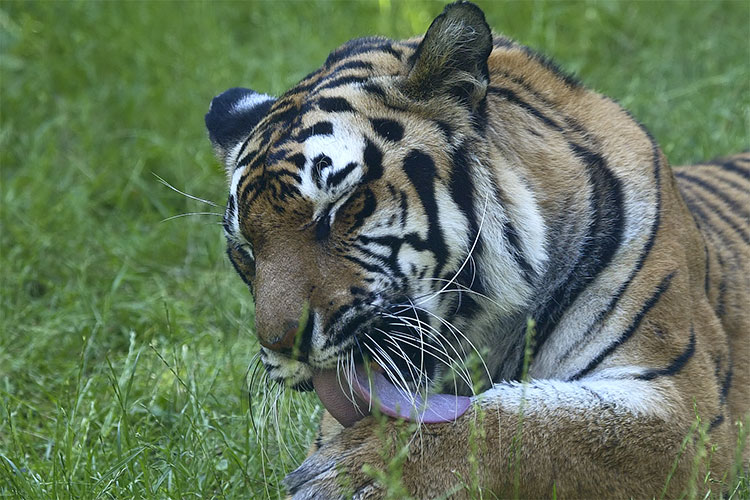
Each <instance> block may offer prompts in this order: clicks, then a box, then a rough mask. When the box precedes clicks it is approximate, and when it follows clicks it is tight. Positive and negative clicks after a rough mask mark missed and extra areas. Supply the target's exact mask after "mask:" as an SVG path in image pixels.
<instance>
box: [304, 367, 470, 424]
mask: <svg viewBox="0 0 750 500" xmlns="http://www.w3.org/2000/svg"><path fill="white" fill-rule="evenodd" d="M370 377H371V379H370V380H368V377H367V372H366V370H365V367H364V366H363V365H361V364H358V365H357V368H356V377H355V379H354V380H352V387H351V388H349V387H348V384H347V382H346V378H345V377H344V375H343V374H339V373H338V372H337V371H336V370H324V371H322V372H319V373H317V374H316V375H315V376H313V386H314V387H315V392H317V393H318V397H320V401H321V402H322V403H323V406H325V407H326V409H327V410H328V411H329V413H330V414H331V415H333V417H334V418H335V419H336V420H338V421H339V423H341V425H343V426H344V427H350V426H352V425H354V423H355V422H357V421H358V420H361V419H362V418H364V417H365V416H367V415H369V414H370V409H371V408H372V407H375V406H377V408H378V409H379V410H380V412H381V413H383V414H385V415H388V416H391V417H395V418H403V419H405V420H410V421H412V422H422V423H426V424H435V423H440V422H452V421H454V420H456V419H457V418H458V417H460V416H461V415H463V414H464V413H465V412H466V410H467V409H468V408H469V406H470V405H471V398H468V397H466V396H454V395H452V394H432V395H429V396H427V399H424V398H423V397H422V396H421V395H419V394H407V393H405V392H404V391H403V390H402V389H399V388H397V387H396V386H394V385H393V384H391V383H390V382H389V381H388V379H386V378H385V376H383V374H382V373H380V372H378V371H375V370H372V371H371V374H370Z"/></svg>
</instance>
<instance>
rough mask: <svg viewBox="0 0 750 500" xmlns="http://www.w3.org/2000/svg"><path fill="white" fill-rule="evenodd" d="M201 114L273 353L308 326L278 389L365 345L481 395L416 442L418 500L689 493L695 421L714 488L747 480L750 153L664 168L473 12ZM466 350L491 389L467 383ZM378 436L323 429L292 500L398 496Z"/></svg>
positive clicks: (284, 357)
mask: <svg viewBox="0 0 750 500" xmlns="http://www.w3.org/2000/svg"><path fill="white" fill-rule="evenodd" d="M206 123H207V126H208V128H209V133H210V135H211V140H212V142H213V144H214V147H215V149H216V151H217V154H218V156H219V158H220V159H221V160H222V161H223V162H224V163H225V165H226V168H227V172H228V176H229V179H230V194H229V201H228V203H227V212H226V216H225V224H224V229H225V233H226V235H227V239H228V241H229V251H228V252H229V256H230V259H231V260H232V262H233V263H234V264H235V267H236V268H237V271H238V272H239V274H240V275H241V276H242V278H243V279H244V280H245V281H246V282H247V283H248V284H249V285H250V287H251V290H252V291H253V293H254V296H255V303H256V318H255V319H256V331H257V334H258V336H259V338H260V340H261V343H262V344H263V345H264V346H268V345H277V343H278V342H279V339H280V338H281V336H282V335H283V334H284V332H287V331H291V330H290V328H292V329H294V328H296V325H297V321H298V318H300V315H301V313H302V311H303V309H304V308H305V304H308V305H309V310H310V312H311V316H310V317H311V320H310V321H309V322H308V326H307V327H306V328H304V331H302V333H301V334H300V337H298V338H296V339H295V348H294V349H287V350H279V349H269V348H266V347H264V348H262V349H261V359H262V360H263V362H264V364H265V366H266V369H267V371H268V373H269V374H270V376H271V378H273V379H275V380H278V381H281V382H283V383H285V384H287V385H288V386H290V387H294V388H297V389H309V384H310V378H311V376H312V374H313V372H314V370H318V369H328V368H334V367H336V366H337V364H341V363H344V364H346V363H347V362H350V361H351V360H352V359H358V358H359V357H360V356H363V355H364V356H367V357H369V358H373V357H374V358H375V359H377V360H378V361H379V362H380V364H381V365H383V366H384V367H385V369H386V370H387V371H389V373H391V375H392V377H393V378H397V376H398V375H403V376H404V381H403V383H404V384H405V385H408V386H409V387H410V389H414V388H415V387H417V386H419V385H420V384H421V383H422V382H421V381H423V380H428V381H429V383H428V385H429V389H430V390H435V391H437V390H440V391H449V390H455V391H457V392H460V393H464V394H473V397H474V399H475V401H476V405H475V407H474V408H473V409H472V410H470V412H469V413H468V414H467V415H465V416H464V417H462V418H461V419H459V420H458V421H457V422H455V423H453V424H438V425H434V426H431V427H430V428H429V431H428V432H424V433H423V434H422V436H421V439H417V440H414V441H413V443H412V445H411V446H412V448H413V449H412V453H411V454H410V455H409V457H408V459H407V460H406V463H405V464H404V482H405V484H406V486H407V487H408V488H409V489H410V491H411V492H412V493H413V494H414V495H415V496H417V497H420V498H429V497H433V496H437V495H440V494H442V493H444V492H445V491H449V490H451V489H455V487H456V485H457V484H459V485H460V484H461V481H462V478H464V479H465V478H467V477H469V476H470V475H471V474H472V472H473V473H478V481H479V483H480V485H481V486H482V487H484V488H487V489H489V490H492V491H493V492H495V493H497V494H500V495H503V494H510V493H514V492H515V490H514V488H515V487H516V486H517V487H518V488H519V490H518V493H520V495H521V496H530V497H546V496H550V495H551V492H552V491H553V486H554V488H555V491H556V492H557V494H558V495H562V496H563V497H581V496H587V497H600V496H608V497H612V496H615V497H629V496H633V497H647V496H653V495H659V494H661V492H662V490H663V489H664V488H666V490H665V491H666V494H667V496H677V495H679V494H680V493H681V492H682V491H684V490H685V488H686V487H687V485H688V483H689V481H690V477H691V475H692V474H694V471H693V464H694V460H693V457H694V456H695V455H696V453H698V445H696V444H695V440H694V439H688V440H687V441H686V447H685V449H684V450H681V446H682V443H683V440H685V438H686V436H688V435H689V433H690V432H691V431H690V429H691V425H693V423H694V421H695V418H696V415H699V416H700V419H701V422H703V423H704V424H705V426H704V428H705V430H706V432H707V433H708V439H709V441H710V445H714V446H715V450H714V452H713V455H712V457H711V469H712V471H713V473H714V474H715V475H718V476H721V475H722V474H723V473H725V472H727V471H729V470H730V468H731V464H732V460H733V457H734V453H735V443H736V426H735V422H736V421H738V420H743V419H744V421H745V423H746V424H747V423H748V416H749V414H748V411H749V410H750V370H749V369H748V366H750V363H748V360H749V359H750V352H748V351H749V350H750V312H749V309H750V308H748V304H750V241H749V240H750V196H749V195H748V193H750V179H748V176H749V175H750V154H745V155H740V156H736V157H732V158H728V159H725V160H722V161H719V162H716V163H710V164H705V165H696V166H691V167H679V168H675V169H672V168H670V166H669V165H668V163H667V161H666V159H665V158H664V155H663V154H662V152H661V150H660V149H659V147H658V145H657V144H656V143H655V142H654V140H653V138H652V137H651V136H650V135H649V134H648V132H647V131H646V130H645V129H644V128H643V127H642V126H641V125H639V124H638V123H637V122H636V121H634V120H633V118H632V117H631V116H630V115H629V114H628V113H627V112H626V111H624V110H623V109H622V108H620V106H619V105H617V104H616V103H615V102H613V101H612V100H610V99H608V98H606V97H604V96H601V95H599V94H596V93H594V92H592V91H590V90H588V89H586V88H584V87H583V86H582V85H581V84H580V83H578V82H577V81H575V80H574V79H573V78H571V77H569V76H567V75H565V74H564V73H562V72H561V71H560V70H559V69H557V67H556V66H555V65H554V64H552V63H550V62H549V61H547V60H546V59H545V58H543V57H541V56H539V55H538V54H536V53H535V52H533V51H531V50H530V49H528V48H526V47H524V46H521V45H518V44H516V43H515V42H513V41H511V40H508V39H506V38H504V37H501V36H494V37H492V36H491V35H490V31H489V28H488V27H487V25H486V22H485V21H484V16H483V15H482V13H481V11H480V10H479V9H478V8H476V7H475V6H473V5H472V4H469V3H457V4H452V5H450V6H448V7H447V8H446V10H445V11H444V13H443V14H442V15H441V16H439V17H438V18H437V19H436V20H435V22H433V24H432V26H431V27H430V29H429V30H428V32H427V34H426V35H425V37H423V38H422V37H420V38H415V39H411V40H406V41H391V40H387V39H383V38H364V39H358V40H353V41H351V42H348V43H346V44H344V45H343V46H342V47H340V48H338V49H336V50H335V51H334V52H332V53H331V55H330V56H329V58H328V60H327V61H326V63H325V64H324V65H323V67H321V68H320V69H319V70H317V71H315V72H313V73H311V74H310V75H309V76H308V77H306V78H305V79H304V80H302V81H301V82H300V83H299V84H298V85H297V86H296V87H294V88H292V89H291V90H290V91H288V92H287V93H286V94H284V95H283V96H281V97H280V98H278V99H275V100H274V99H273V98H269V97H268V96H264V95H260V94H256V93H255V92H253V91H250V90H246V89H232V90H231V91H229V92H227V93H225V94H222V95H221V96H219V97H217V98H216V99H214V102H213V103H212V107H211V110H210V111H209V114H208V115H207V117H206ZM527 318H534V319H535V320H536V324H537V327H536V337H535V343H534V346H533V357H532V359H531V363H530V365H529V369H528V374H529V376H530V378H531V382H530V383H529V384H521V383H519V380H520V378H521V375H522V368H523V361H524V356H523V353H524V342H525V340H524V333H525V330H526V324H527ZM472 353H482V354H483V356H482V357H483V362H484V365H483V366H484V367H485V370H484V372H483V373H484V374H485V375H484V381H483V382H484V389H483V390H482V391H480V392H477V393H472V387H471V386H470V384H469V383H468V382H464V383H462V382H461V381H460V375H461V374H462V373H463V372H462V371H461V369H460V365H461V363H462V362H466V360H467V359H468V358H469V357H471V355H472ZM455 364H458V365H459V369H458V374H459V383H458V384H454V382H451V381H450V380H451V378H450V377H446V375H447V374H449V372H450V370H449V369H448V366H449V365H455ZM425 377H426V378H425ZM441 377H442V378H441ZM441 380H442V382H441ZM480 414H481V415H482V418H481V419H480V418H479V415H480ZM521 414H523V419H522V420H523V425H522V426H521V427H519V419H520V415H521ZM389 425H390V427H389V428H388V430H387V432H395V429H396V427H397V426H396V424H394V423H391V424H389ZM332 427H333V428H336V426H335V425H333V426H331V425H328V424H327V427H326V428H327V429H330V428H332ZM376 427H377V426H374V425H372V423H371V421H370V420H369V419H365V420H364V421H362V422H360V423H359V424H357V425H356V426H354V427H352V428H350V429H346V430H344V431H342V432H340V433H337V432H338V428H336V431H332V430H329V431H328V432H326V433H325V435H324V436H322V441H321V442H322V443H324V444H323V445H322V447H320V449H319V450H318V451H317V452H316V453H314V454H313V455H311V456H310V457H309V458H308V460H306V461H305V462H304V463H303V464H302V465H301V467H300V468H299V469H298V470H297V471H295V472H294V473H292V474H290V476H288V478H287V480H286V481H287V485H288V486H289V488H290V491H291V492H292V493H293V494H294V496H295V498H328V497H337V496H338V495H339V494H340V493H339V487H340V484H341V481H340V480H339V478H338V474H337V473H334V472H332V471H334V470H336V471H339V473H341V472H344V471H346V472H347V480H348V484H350V485H351V486H352V487H354V488H355V491H358V492H359V494H360V495H362V496H363V497H367V498H370V497H379V496H381V495H382V491H381V490H379V487H378V485H377V484H373V483H372V478H371V477H370V476H368V475H367V474H364V473H363V472H362V471H361V465H362V464H365V463H367V464H371V465H374V466H376V467H377V466H383V455H382V444H381V442H380V441H379V439H378V437H377V436H378V435H379V434H378V432H376ZM477 428H479V430H480V432H481V435H482V436H484V439H483V440H482V443H481V445H480V446H479V447H478V449H473V450H470V449H469V443H470V442H472V439H471V438H470V435H471V432H476V430H477ZM518 432H520V433H521V442H522V446H521V447H520V448H519V447H515V446H513V445H512V438H513V436H515V435H517V433H518ZM514 450H515V451H514ZM470 451H471V452H472V453H477V454H479V455H480V456H479V457H478V462H477V463H479V464H481V466H480V467H479V469H478V470H474V469H470V466H471V464H470V463H468V462H467V461H466V456H467V454H469V452H470ZM743 453H744V454H743V463H744V464H745V466H746V467H747V464H748V453H747V451H744V452H743ZM678 457H679V460H678ZM516 460H517V462H515V461H516ZM514 462H515V469H512V470H513V472H512V473H510V472H509V471H510V470H511V469H509V468H508V464H509V463H514ZM673 464H676V465H675V469H674V473H673V475H672V476H671V480H670V481H669V484H668V485H667V484H666V483H667V476H668V475H669V472H670V470H672V467H673ZM334 465H335V467H333V466H334ZM332 467H333V468H332ZM701 467H705V466H704V465H701ZM701 471H703V469H701ZM462 491H463V490H461V491H459V492H458V493H457V495H459V496H461V495H462V494H468V493H465V492H464V493H462Z"/></svg>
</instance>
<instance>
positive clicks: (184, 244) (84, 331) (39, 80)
mask: <svg viewBox="0 0 750 500" xmlns="http://www.w3.org/2000/svg"><path fill="white" fill-rule="evenodd" d="M482 6H483V7H484V8H485V10H486V11H487V14H488V19H489V21H490V23H491V24H492V25H493V27H494V28H495V29H496V30H498V31H503V32H505V33H506V34H508V35H510V36H513V37H515V38H517V39H519V40H521V41H523V42H525V43H527V44H529V45H532V46H534V47H536V48H539V49H540V50H542V51H544V52H546V53H547V54H549V55H551V56H553V57H555V58H556V59H557V60H558V61H559V62H560V63H561V65H562V66H563V67H565V68H567V69H569V70H571V71H575V72H577V73H578V74H579V75H580V77H581V78H582V80H583V81H584V82H586V83H587V84H588V85H590V86H592V87H594V88H596V89H598V90H600V91H602V92H604V93H607V94H609V95H611V96H614V97H616V98H618V99H619V100H620V101H621V102H622V103H623V104H624V105H625V106H626V107H628V108H629V109H631V111H633V113H634V114H635V115H636V117H638V118H639V119H640V120H641V121H642V122H644V123H645V124H646V125H647V126H648V127H649V128H650V129H651V130H652V131H653V132H654V134H655V136H656V137H657V139H658V140H659V141H660V143H661V144H662V146H663V148H664V150H665V152H666V153H667V155H668V156H669V157H670V159H671V160H672V161H674V162H687V161H692V160H697V159H700V158H707V157H711V156H716V155H721V154H725V153H730V152H733V151H737V150H740V149H746V148H747V147H748V145H749V143H750V140H749V138H748V133H749V131H750V126H749V122H750V4H749V3H748V2H747V1H744V0H743V1H737V2H684V1H675V2H657V3H649V2H617V1H608V2H602V3H598V2H576V3H569V2H550V3H545V2H541V3H525V2H510V3H495V2H489V1H487V2H483V3H482ZM441 8H442V7H441V4H439V3H415V2H410V3H397V2H391V1H390V0H380V1H379V2H362V3H343V2H322V1H318V2H293V3H291V2H290V3H283V2H270V1H269V2H254V3H240V2H222V3H207V2H198V1H195V2H127V3H110V2H82V1H76V2H51V1H48V2H38V3H33V2H10V1H8V0H3V1H2V2H0V118H1V122H0V167H1V173H0V181H1V183H2V184H1V194H0V196H1V199H0V200H1V201H0V222H1V223H2V227H1V229H0V243H1V247H0V250H1V254H0V273H1V275H0V277H1V279H2V282H1V287H0V293H1V295H0V300H1V306H0V496H5V497H12V498H17V497H19V496H20V497H24V498H49V497H55V498H57V497H61V498H107V497H118V498H120V497H122V498H131V497H139V498H140V497H143V498H165V497H172V498H190V497H197V498H208V497H244V498H248V497H251V498H257V497H272V498H274V497H278V496H279V495H280V494H281V490H280V487H279V486H278V481H279V479H280V478H281V477H283V474H284V471H288V470H290V468H292V467H294V464H296V463H298V462H299V460H300V459H301V458H302V457H303V456H304V448H305V446H306V444H307V442H309V440H310V438H311V429H312V427H313V425H314V424H313V420H314V416H315V414H316V413H318V412H319V409H318V408H317V406H316V404H315V400H314V399H311V398H309V397H307V398H304V397H302V398H301V397H295V398H289V397H287V396H285V395H279V394H277V393H274V394H267V395H265V397H264V396H263V395H262V394H261V395H256V397H255V399H256V400H258V399H264V400H265V401H266V402H269V401H272V400H274V399H276V400H277V408H276V410H275V412H269V411H265V410H268V409H269V408H270V407H271V404H268V403H267V404H265V407H264V408H265V410H263V409H260V410H258V408H255V410H256V411H255V413H254V415H253V416H251V414H250V412H249V407H248V403H247V397H246V388H247V381H246V375H247V367H248V366H249V364H250V360H251V357H252V355H253V354H254V352H255V351H256V343H255V341H254V339H253V336H252V331H251V327H252V324H253V306H252V303H251V301H250V299H249V297H248V294H247V292H246V290H245V288H244V285H243V284H242V283H241V282H240V280H239V279H238V278H236V277H235V276H234V275H233V273H232V272H231V270H230V266H229V265H228V264H227V262H226V259H225V258H224V254H223V244H222V236H221V231H220V227H219V226H218V225H217V224H216V223H217V222H218V219H217V218H216V217H213V216H195V217H187V218H179V219H176V220H171V221H168V222H160V221H162V219H165V218H168V217H170V216H173V215H177V214H182V213H185V212H195V211H204V210H205V209H206V207H205V206H203V205H200V204H199V203H197V202H194V201H191V200H189V199H187V198H185V197H183V196H180V195H178V194H176V193H174V192H172V191H170V190H168V189H166V188H165V187H164V186H162V185H161V184H160V183H159V182H158V181H157V179H156V178H155V177H154V176H153V173H156V174H158V175H160V176H161V177H163V178H165V179H167V180H168V181H169V182H171V183H172V184H174V185H175V186H178V187H179V188H180V189H183V190H185V191H187V192H190V193H193V194H195V195H198V196H202V197H205V198H208V199H211V200H215V201H217V202H222V201H223V197H224V192H225V186H224V176H223V173H222V172H221V169H220V168H219V167H218V165H217V164H216V162H215V161H214V160H213V158H212V155H211V151H210V147H209V144H208V141H207V139H206V137H205V133H204V130H203V114H204V112H205V111H206V109H207V105H208V102H209V101H210V99H211V97H212V96H213V95H214V94H216V93H218V92H220V91H222V90H224V89H225V88H227V87H230V86H235V85H244V86H252V87H253V88H255V89H256V90H259V91H264V92H270V93H279V92H282V91H283V90H284V89H286V88H287V87H289V86H290V85H292V84H294V83H295V82H296V81H297V80H298V79H300V78H301V77H302V76H304V75H305V74H306V73H308V72H309V71H311V70H312V69H314V68H315V67H316V66H317V65H319V64H320V63H321V62H322V61H323V60H324V59H325V56H326V54H327V52H328V51H329V50H330V49H332V48H334V47H335V46H337V45H338V44H339V43H341V42H343V41H345V40H347V39H349V38H352V37H355V36H360V35H364V34H374V33H379V34H385V35H389V36H393V37H404V36H409V35H412V34H414V33H419V32H423V31H424V30H425V29H426V27H427V26H428V24H429V21H430V19H431V18H432V17H433V16H434V15H436V14H437V13H438V12H439V11H440V10H441ZM274 416H276V417H277V418H278V419H276V418H274ZM253 424H254V425H255V427H256V428H257V429H255V430H254V429H253Z"/></svg>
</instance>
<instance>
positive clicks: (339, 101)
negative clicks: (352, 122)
mask: <svg viewBox="0 0 750 500" xmlns="http://www.w3.org/2000/svg"><path fill="white" fill-rule="evenodd" d="M318 107H319V108H320V110H321V111H325V112H327V113H347V112H352V111H354V108H353V107H352V105H351V104H349V101H347V100H346V99H344V98H343V97H321V98H320V99H318Z"/></svg>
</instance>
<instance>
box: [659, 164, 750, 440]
mask: <svg viewBox="0 0 750 500" xmlns="http://www.w3.org/2000/svg"><path fill="white" fill-rule="evenodd" d="M673 170H674V174H675V178H676V180H677V187H678V189H679V191H680V194H681V195H682V197H683V199H684V200H685V203H686V205H687V207H688V209H689V210H690V212H691V213H692V215H693V217H694V219H695V222H696V224H697V226H698V229H699V230H700V232H701V234H702V236H703V241H704V244H705V248H704V259H705V273H706V274H705V293H706V296H707V297H708V300H709V302H710V303H711V306H712V308H713V310H714V311H715V312H716V315H717V317H718V319H719V321H720V322H721V326H722V329H723V331H724V333H725V335H726V342H727V343H728V345H729V355H728V358H727V359H721V358H717V359H715V360H714V362H715V363H716V372H717V373H724V374H725V376H724V383H723V384H722V395H723V397H724V398H726V404H727V405H728V409H729V410H728V413H729V415H728V416H727V417H731V416H734V417H735V418H737V417H740V416H741V415H742V412H743V411H747V408H746V406H745V405H746V403H745V402H747V401H750V376H749V373H748V370H746V369H735V367H737V366H743V365H746V364H747V363H748V362H750V340H749V339H748V332H750V303H749V300H750V153H743V154H738V155H735V156H730V157H726V158H720V159H717V160H714V161H711V162H706V163H701V164H697V165H686V166H679V167H674V168H673ZM730 385H731V386H732V388H733V391H732V392H731V393H730V392H729V390H728V388H729V386H730ZM718 418H723V416H722V417H718ZM715 422H716V421H715ZM715 422H714V425H716V423H715Z"/></svg>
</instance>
